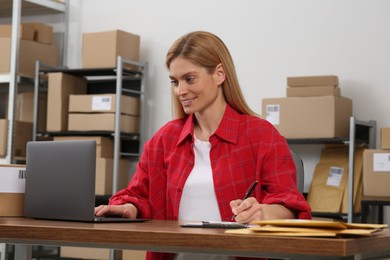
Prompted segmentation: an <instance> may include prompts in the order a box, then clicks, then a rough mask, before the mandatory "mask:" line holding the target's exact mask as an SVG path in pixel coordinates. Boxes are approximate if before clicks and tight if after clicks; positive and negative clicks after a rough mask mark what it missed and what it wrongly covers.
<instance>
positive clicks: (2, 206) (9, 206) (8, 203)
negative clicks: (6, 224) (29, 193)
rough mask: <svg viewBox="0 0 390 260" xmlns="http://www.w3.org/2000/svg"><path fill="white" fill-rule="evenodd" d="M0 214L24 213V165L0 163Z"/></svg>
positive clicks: (19, 214) (9, 215)
mask: <svg viewBox="0 0 390 260" xmlns="http://www.w3.org/2000/svg"><path fill="white" fill-rule="evenodd" d="M0 178H1V182H0V216H8V217H11V216H15V217H18V216H23V215H24V192H25V186H26V166H25V165H16V164H15V165H12V164H1V165H0Z"/></svg>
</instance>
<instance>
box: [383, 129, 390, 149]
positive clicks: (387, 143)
mask: <svg viewBox="0 0 390 260" xmlns="http://www.w3.org/2000/svg"><path fill="white" fill-rule="evenodd" d="M381 148H382V149H390V127H382V128H381Z"/></svg>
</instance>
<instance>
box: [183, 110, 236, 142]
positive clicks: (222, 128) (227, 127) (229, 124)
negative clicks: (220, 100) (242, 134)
mask: <svg viewBox="0 0 390 260" xmlns="http://www.w3.org/2000/svg"><path fill="white" fill-rule="evenodd" d="M185 120H186V121H185V123H184V126H183V130H182V131H181V134H180V137H179V140H178V142H177V144H178V145H179V144H180V143H182V142H183V141H184V140H185V139H186V138H187V137H188V136H190V137H191V140H193V139H194V120H195V116H194V114H190V115H189V116H188V117H187V118H186V119H185ZM239 127H240V114H239V113H238V112H237V111H236V110H234V109H233V108H232V107H231V106H230V105H229V104H228V105H226V109H225V113H224V115H223V117H222V120H221V122H220V123H219V126H218V128H217V130H216V131H215V133H214V134H213V135H212V136H214V135H215V136H218V137H219V138H221V139H223V140H225V141H227V142H231V143H234V144H236V143H237V138H238V132H239Z"/></svg>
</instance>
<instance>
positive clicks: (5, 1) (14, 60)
mask: <svg viewBox="0 0 390 260" xmlns="http://www.w3.org/2000/svg"><path fill="white" fill-rule="evenodd" d="M68 8H69V4H68V0H64V1H63V2H59V1H55V0H2V1H1V4H0V16H1V17H9V18H11V19H12V37H11V59H10V72H9V74H0V84H9V88H8V94H9V97H8V100H9V102H8V115H7V117H8V122H9V123H8V138H7V155H6V157H5V158H4V159H3V158H0V163H7V164H10V163H14V162H15V160H14V157H13V144H14V130H15V128H14V127H15V100H16V95H17V93H18V84H19V83H20V82H21V81H22V80H25V79H23V78H21V77H19V76H18V70H17V68H18V57H19V37H18V35H19V31H20V23H21V17H22V15H23V16H27V15H29V16H31V15H44V14H63V15H64V24H65V30H64V37H63V49H62V53H61V55H62V62H63V64H66V56H67V55H66V50H67V43H68ZM29 80H30V81H31V80H32V79H29ZM31 85H33V84H32V83H31Z"/></svg>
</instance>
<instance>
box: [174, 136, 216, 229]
mask: <svg viewBox="0 0 390 260" xmlns="http://www.w3.org/2000/svg"><path fill="white" fill-rule="evenodd" d="M210 149H211V144H210V142H205V141H201V140H199V139H197V138H195V143H194V153H195V165H194V168H193V169H192V172H191V173H190V175H189V176H188V179H187V181H186V183H185V184H184V188H183V194H182V197H181V200H180V207H179V221H202V220H205V221H211V220H214V221H220V220H221V214H220V212H219V207H218V202H217V197H216V195H215V191H214V181H213V173H212V171H211V162H210Z"/></svg>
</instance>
